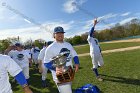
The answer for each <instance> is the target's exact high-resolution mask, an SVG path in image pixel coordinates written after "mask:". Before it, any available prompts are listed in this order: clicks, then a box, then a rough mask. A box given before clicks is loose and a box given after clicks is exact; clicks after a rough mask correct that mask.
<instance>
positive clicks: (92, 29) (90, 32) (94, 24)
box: [89, 18, 98, 37]
mask: <svg viewBox="0 0 140 93" xmlns="http://www.w3.org/2000/svg"><path fill="white" fill-rule="evenodd" d="M97 23H98V22H97V18H96V19H94V21H93V27H92V28H91V30H90V31H89V36H90V37H93V32H94V28H95V26H96V24H97Z"/></svg>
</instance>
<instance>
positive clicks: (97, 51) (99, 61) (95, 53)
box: [87, 19, 104, 81]
mask: <svg viewBox="0 0 140 93" xmlns="http://www.w3.org/2000/svg"><path fill="white" fill-rule="evenodd" d="M96 24H97V19H95V20H94V25H93V27H92V29H91V30H90V31H89V35H88V38H87V41H88V43H89V46H90V56H91V58H92V64H93V71H94V72H95V75H96V78H97V79H98V80H99V81H103V79H102V78H101V77H100V76H99V74H98V70H97V68H98V67H100V66H103V64H104V62H103V58H102V54H101V48H100V46H99V43H98V40H97V39H96V38H95V30H94V28H95V25H96Z"/></svg>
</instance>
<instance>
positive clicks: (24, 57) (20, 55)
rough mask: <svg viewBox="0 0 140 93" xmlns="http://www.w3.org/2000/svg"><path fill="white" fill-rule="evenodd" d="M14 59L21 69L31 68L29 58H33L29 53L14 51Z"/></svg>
mask: <svg viewBox="0 0 140 93" xmlns="http://www.w3.org/2000/svg"><path fill="white" fill-rule="evenodd" d="M11 54H12V55H11V56H12V58H13V59H14V61H15V62H16V63H17V64H18V65H19V66H20V67H21V68H24V67H28V66H29V58H31V56H30V55H29V53H28V52H27V51H25V50H22V51H17V50H15V51H12V53H11Z"/></svg>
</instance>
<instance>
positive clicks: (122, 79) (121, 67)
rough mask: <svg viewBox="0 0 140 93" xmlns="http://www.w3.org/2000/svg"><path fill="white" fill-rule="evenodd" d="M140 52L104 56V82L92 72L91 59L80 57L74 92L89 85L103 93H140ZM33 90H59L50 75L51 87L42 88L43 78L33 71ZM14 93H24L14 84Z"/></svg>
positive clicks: (46, 92)
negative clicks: (95, 86) (98, 79)
mask: <svg viewBox="0 0 140 93" xmlns="http://www.w3.org/2000/svg"><path fill="white" fill-rule="evenodd" d="M139 54H140V50H133V51H125V52H118V53H109V54H104V55H103V58H104V62H105V65H104V66H103V67H102V68H99V72H100V75H101V76H102V77H103V78H104V81H103V82H99V81H97V80H96V79H95V76H94V74H93V72H92V70H91V67H92V64H91V58H90V57H89V56H85V57H80V64H81V65H80V70H79V72H78V73H77V74H76V75H75V80H74V81H73V86H72V88H73V90H74V89H76V88H78V87H81V86H83V85H85V84H87V83H90V84H94V85H97V86H98V87H99V88H100V90H101V93H140V63H139V62H140V61H139V60H140V57H139ZM30 74H31V89H32V90H33V92H34V93H57V88H56V86H55V84H54V82H53V81H52V77H51V74H50V73H48V77H47V80H48V81H49V85H50V87H49V88H48V89H43V88H42V87H41V76H40V74H38V73H36V72H35V71H34V70H33V69H31V72H30ZM12 87H13V90H14V93H23V92H22V91H21V90H22V89H21V87H20V86H19V85H17V84H12Z"/></svg>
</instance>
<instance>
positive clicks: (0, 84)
mask: <svg viewBox="0 0 140 93" xmlns="http://www.w3.org/2000/svg"><path fill="white" fill-rule="evenodd" d="M0 60H1V61H0V93H12V90H11V84H10V83H9V76H8V72H9V73H10V75H11V76H13V77H14V76H16V75H17V74H18V73H20V72H21V71H22V70H21V68H20V67H19V66H18V65H17V64H16V62H15V61H14V60H13V59H11V58H10V57H9V56H5V55H1V54H0Z"/></svg>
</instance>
